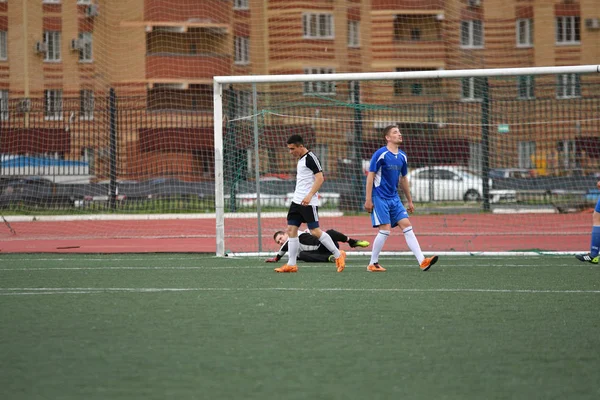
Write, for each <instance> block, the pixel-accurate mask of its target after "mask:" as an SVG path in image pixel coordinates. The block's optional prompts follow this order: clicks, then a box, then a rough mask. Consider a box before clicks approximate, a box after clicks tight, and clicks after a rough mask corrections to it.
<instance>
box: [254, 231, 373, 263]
mask: <svg viewBox="0 0 600 400" xmlns="http://www.w3.org/2000/svg"><path fill="white" fill-rule="evenodd" d="M327 233H328V234H329V236H331V239H332V240H333V243H334V244H335V247H337V248H338V249H339V248H340V245H339V243H340V242H342V243H348V245H349V246H350V247H367V246H368V245H369V242H367V241H365V240H355V239H351V238H349V237H348V236H346V235H344V234H343V233H341V232H338V231H336V230H334V229H329V230H328V231H327ZM273 239H274V240H275V243H277V244H278V245H280V246H281V248H280V249H279V252H278V253H277V255H276V256H275V257H273V258H269V259H267V260H265V262H278V261H279V260H280V259H281V257H283V256H284V255H285V253H287V251H288V235H287V233H285V232H284V231H277V232H275V234H274V235H273ZM298 239H299V240H300V252H299V253H298V259H299V260H302V261H306V262H335V257H334V256H333V254H331V252H330V251H329V250H327V248H326V247H325V246H323V245H322V244H321V242H319V239H318V238H317V237H316V236H313V235H311V234H310V231H309V230H308V229H307V230H305V231H304V232H303V233H301V234H300V235H298Z"/></svg>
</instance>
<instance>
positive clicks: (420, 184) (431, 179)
mask: <svg viewBox="0 0 600 400" xmlns="http://www.w3.org/2000/svg"><path fill="white" fill-rule="evenodd" d="M407 176H408V180H409V182H410V191H411V194H412V198H413V201H455V200H464V201H480V200H481V199H482V195H483V179H482V178H481V177H480V176H477V175H475V174H473V173H471V172H469V171H468V170H467V169H466V168H464V167H456V166H445V165H439V166H432V167H423V168H416V169H414V170H412V171H410V172H409V173H408V175H407ZM489 184H490V187H491V184H492V183H491V180H490V181H489Z"/></svg>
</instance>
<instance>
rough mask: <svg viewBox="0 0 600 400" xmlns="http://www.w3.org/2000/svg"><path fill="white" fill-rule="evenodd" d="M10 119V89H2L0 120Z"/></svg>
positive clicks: (0, 93) (0, 92)
mask: <svg viewBox="0 0 600 400" xmlns="http://www.w3.org/2000/svg"><path fill="white" fill-rule="evenodd" d="M7 119H8V90H0V120H3V121H6V120H7Z"/></svg>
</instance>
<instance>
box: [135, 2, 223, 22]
mask: <svg viewBox="0 0 600 400" xmlns="http://www.w3.org/2000/svg"><path fill="white" fill-rule="evenodd" d="M144 3H145V10H144V20H145V21H149V22H185V21H197V22H202V21H205V22H206V23H212V24H229V23H230V22H231V19H232V14H233V11H232V6H231V2H229V1H224V0H202V1H170V0H146V1H145V2H144Z"/></svg>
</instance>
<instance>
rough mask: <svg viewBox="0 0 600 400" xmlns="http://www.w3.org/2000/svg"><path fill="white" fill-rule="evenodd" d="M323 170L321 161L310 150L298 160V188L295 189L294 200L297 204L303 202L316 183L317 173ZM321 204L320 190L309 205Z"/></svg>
mask: <svg viewBox="0 0 600 400" xmlns="http://www.w3.org/2000/svg"><path fill="white" fill-rule="evenodd" d="M319 172H323V168H321V162H320V161H319V159H318V158H317V156H316V155H315V153H313V152H312V151H309V152H308V153H306V154H305V155H303V156H302V157H300V159H299V160H298V168H297V171H296V190H294V198H293V199H292V201H293V202H294V203H296V204H301V203H302V200H304V198H305V197H306V196H307V195H308V193H310V189H311V188H312V186H313V184H314V183H315V174H318V173H319ZM318 204H319V192H317V193H315V195H314V196H313V197H312V199H311V200H310V203H309V205H311V206H316V205H318Z"/></svg>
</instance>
